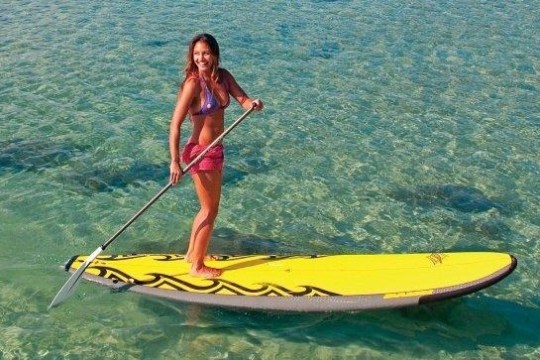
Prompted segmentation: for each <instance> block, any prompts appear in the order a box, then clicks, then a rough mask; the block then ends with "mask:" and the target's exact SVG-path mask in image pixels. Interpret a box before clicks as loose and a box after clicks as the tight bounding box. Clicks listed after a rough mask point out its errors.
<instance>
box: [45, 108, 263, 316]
mask: <svg viewBox="0 0 540 360" xmlns="http://www.w3.org/2000/svg"><path fill="white" fill-rule="evenodd" d="M253 109H255V106H252V107H251V108H250V109H249V110H247V111H246V112H245V113H244V114H243V115H242V116H240V117H239V118H238V120H236V121H235V122H234V123H233V124H232V125H231V126H229V127H228V128H227V129H226V130H225V131H224V132H223V134H221V135H220V136H218V137H217V138H216V139H215V140H214V141H212V143H211V144H210V145H208V146H207V147H206V149H204V150H203V151H202V152H201V153H200V154H199V155H198V156H197V157H196V158H195V159H193V161H191V162H190V163H189V164H188V165H187V166H186V168H185V169H183V170H182V174H185V173H187V171H188V170H189V169H190V168H191V167H193V166H194V165H195V164H197V163H198V162H199V161H200V160H201V159H202V158H203V157H204V155H206V153H208V151H210V149H212V148H213V147H214V146H215V145H217V144H218V143H219V142H220V141H221V140H223V138H224V137H225V136H226V135H227V134H228V133H230V132H231V131H232V130H233V129H234V128H235V127H236V126H237V125H238V124H240V123H241V122H242V120H244V119H245V118H246V117H247V116H248V115H249V114H250V113H251V112H252V111H253ZM171 186H172V183H171V182H169V183H168V184H167V185H166V186H165V187H164V188H163V189H161V190H160V191H159V192H158V193H157V194H156V195H155V196H154V197H153V198H152V199H151V200H150V201H149V202H147V203H146V205H144V206H143V207H142V208H141V209H140V210H139V211H138V212H137V213H136V214H135V215H133V217H132V218H131V219H129V221H128V222H127V223H125V224H124V226H122V227H121V228H120V230H118V231H117V232H116V233H115V234H114V235H113V236H112V237H111V238H110V239H109V240H107V241H106V242H105V243H104V244H103V245H101V246H100V247H98V248H97V249H96V250H95V251H94V252H93V253H92V254H90V256H88V258H86V261H85V262H84V263H83V264H82V265H81V266H80V267H79V268H78V269H77V271H75V272H74V273H73V274H72V275H71V277H70V278H69V279H68V280H67V281H66V283H65V284H64V286H62V288H61V289H60V291H58V293H57V294H56V296H55V297H54V299H53V301H52V302H51V304H50V305H49V309H51V308H52V307H55V306H57V305H59V304H61V303H62V302H64V301H65V300H66V299H67V298H68V297H69V296H70V295H71V294H72V293H73V291H74V290H75V286H76V285H77V283H78V281H79V279H80V278H81V276H82V274H83V273H84V271H85V270H86V268H87V267H88V266H90V263H91V262H92V261H94V260H95V259H96V258H97V257H98V255H99V254H100V253H101V252H102V251H103V250H105V249H106V248H107V246H109V245H110V244H111V243H112V242H113V241H114V240H115V239H116V238H117V237H118V236H119V235H120V234H121V233H123V232H124V230H126V229H127V228H128V227H129V225H131V224H132V223H133V222H134V221H135V220H137V218H138V217H139V216H141V215H142V213H144V212H145V211H146V210H147V209H148V208H149V207H150V206H151V205H152V204H154V203H155V202H156V201H157V200H158V199H159V198H160V197H161V195H163V194H165V192H166V191H167V190H169V189H170V188H171Z"/></svg>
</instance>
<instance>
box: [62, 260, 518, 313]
mask: <svg viewBox="0 0 540 360" xmlns="http://www.w3.org/2000/svg"><path fill="white" fill-rule="evenodd" d="M85 259H86V257H85V256H74V257H73V258H72V259H71V260H70V261H69V262H68V263H67V264H66V266H65V267H66V270H67V271H70V272H73V271H75V270H76V269H77V268H78V267H79V266H80V265H81V264H82V263H83V262H84V261H85ZM206 264H207V265H208V266H212V267H216V268H221V269H223V270H224V272H223V274H222V275H221V276H220V277H218V278H214V279H203V278H197V277H193V276H191V275H189V269H190V267H191V264H189V263H187V262H186V261H184V256H183V255H178V254H131V255H110V256H99V257H98V258H97V259H96V260H94V261H93V262H92V263H91V264H90V266H89V267H88V268H87V269H86V270H85V272H84V273H83V278H85V279H87V280H90V281H94V282H98V283H100V284H103V285H106V286H109V287H112V288H115V289H119V290H130V291H135V292H139V293H144V294H147V295H151V296H158V297H161V298H167V299H171V300H177V301H185V302H191V303H199V304H208V305H214V306H224V307H234V308H246V309H260V310H282V311H305V312H310V311H347V310H352V311H354V310H365V309H377V308H392V307H402V306H414V305H419V304H422V303H426V302H432V301H438V300H443V299H448V298H453V297H457V296H462V295H466V294H469V293H472V292H474V291H478V290H481V289H483V288H486V287H488V286H490V285H493V284H495V283H496V282H498V281H500V280H502V279H503V278H504V277H506V276H507V275H509V274H510V273H511V272H512V271H513V270H514V269H515V267H516V265H517V260H516V259H515V258H514V257H513V256H512V255H509V254H504V253H496V252H456V253H452V252H448V253H423V254H422V253H420V254H381V255H328V256H326V255H305V256H273V255H244V256H224V255H220V256H218V257H217V259H216V260H212V261H207V262H206Z"/></svg>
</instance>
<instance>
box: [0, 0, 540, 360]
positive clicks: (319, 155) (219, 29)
mask: <svg viewBox="0 0 540 360" xmlns="http://www.w3.org/2000/svg"><path fill="white" fill-rule="evenodd" d="M538 9H539V8H538V4H537V3H536V2H534V1H533V2H523V1H513V2H506V1H493V2H478V3H469V2H466V1H457V2H446V1H427V2H421V3H416V2H406V3H395V2H390V1H380V2H374V3H371V2H365V1H354V0H352V1H339V2H338V1H299V2H294V3H289V2H283V1H278V2H275V1H273V2H260V3H257V4H253V3H251V2H247V1H243V0H242V1H236V2H234V5H233V4H230V3H223V4H222V3H216V2H212V1H202V2H182V4H178V3H177V2H174V1H161V2H114V3H110V4H109V3H93V2H89V3H69V2H63V1H53V2H42V1H33V2H31V1H17V2H7V3H3V4H0V49H1V52H0V105H1V112H0V117H1V119H0V120H1V121H0V124H1V125H0V132H1V135H0V187H1V189H2V191H0V224H1V227H0V270H1V271H0V287H1V291H0V354H1V357H2V358H5V359H25V358H28V359H40V358H41V359H93V358H95V359H98V358H99V359H101V358H109V359H116V358H122V359H130V358H132V359H139V358H144V359H176V358H187V359H287V358H306V359H308V358H309V359H313V358H315V359H330V358H350V359H354V358H359V359H363V358H368V359H407V358H416V359H433V358H439V359H470V358H489V359H518V358H520V359H521V358H530V359H534V358H537V357H538V356H539V355H540V336H538V328H539V326H540V312H539V311H538V309H539V305H540V297H539V292H538V290H539V283H538V281H539V280H538V273H539V265H538V262H537V259H538V256H539V252H540V250H539V240H538V239H539V235H540V220H539V219H540V218H539V217H538V214H539V213H540V211H539V210H540V209H539V200H540V186H539V185H540V184H539V178H540V177H539V175H540V156H539V155H538V151H536V149H538V148H539V145H540V144H539V138H540V105H539V104H540V101H539V100H540V98H539V92H540V90H539V86H540V81H539V71H540V70H539V69H540V61H539V57H538V54H540V45H539V44H540V41H539V40H540V36H539V31H540V26H539V25H538V24H539V23H540V22H539V21H538V18H539V13H540V11H539V10H538ZM202 31H205V32H210V33H213V34H214V35H215V36H216V37H217V39H218V41H219V42H220V45H221V49H222V64H223V66H224V67H226V68H227V69H229V70H230V71H231V72H232V73H233V74H234V75H235V77H236V78H237V80H238V81H239V82H240V83H241V84H242V85H243V87H244V88H245V89H246V90H247V91H248V93H249V94H250V95H252V96H254V97H260V98H261V99H263V100H264V101H265V104H266V109H265V111H264V112H262V113H256V114H253V115H251V116H250V117H249V118H248V119H246V120H245V122H243V123H242V124H241V125H240V126H239V127H238V128H237V129H235V130H234V131H233V132H232V133H231V134H230V135H229V136H228V137H227V139H226V141H225V143H226V157H227V163H226V166H227V168H226V173H225V181H224V188H223V201H222V205H221V208H220V215H219V220H218V223H217V224H216V231H215V235H214V239H213V242H212V251H213V252H216V253H236V254H242V253H244V254H246V253H276V254H297V253H305V252H309V253H319V254H338V253H390V252H431V251H463V250H480V251H501V252H509V253H512V254H513V255H515V256H516V257H517V258H518V268H517V269H516V271H515V272H514V273H513V274H512V275H510V276H509V277H508V278H506V279H505V280H503V281H502V282H500V283H498V284H496V285H494V286H492V287H490V288H489V289H486V290H483V291H481V292H479V293H476V294H473V295H470V296H466V297H463V298H459V299H454V300H450V301H445V302H441V303H435V304H430V305H425V306H421V307H417V308H407V309H397V310H383V311H372V312H359V313H352V314H351V313H335V314H332V313H331V314H282V313H277V314H276V313H263V312H245V311H235V310H225V309H219V308H212V307H200V306H195V305H186V304H180V303H171V302H166V301H161V300H156V299H152V298H148V297H144V296H142V295H138V294H131V293H111V291H110V290H108V289H105V288H102V287H99V286H96V285H94V284H88V283H81V285H80V286H79V288H78V290H77V292H76V294H75V295H74V296H73V298H72V299H70V300H69V301H67V302H66V303H65V304H63V305H62V306H61V307H59V308H56V309H54V310H52V311H48V310H47V306H48V304H49V303H50V301H51V299H52V298H53V297H54V295H55V294H56V292H57V291H58V290H59V288H60V287H61V286H62V284H63V283H64V282H65V281H66V280H67V277H68V276H67V274H66V273H65V272H63V271H62V270H61V269H60V266H61V265H62V264H63V263H64V262H65V261H66V260H67V259H68V258H69V257H71V256H72V255H74V254H79V253H90V252H91V251H93V250H94V249H96V247H97V246H99V245H100V244H101V243H103V242H104V241H105V240H106V239H108V238H109V237H110V236H111V235H112V234H113V233H114V232H115V231H116V230H117V229H118V228H119V227H120V226H121V225H122V224H124V223H125V221H127V219H129V218H130V217H131V216H132V215H133V214H134V213H135V212H136V211H137V210H138V209H140V208H141V207H142V205H144V204H145V203H146V202H147V201H148V200H149V199H150V198H151V197H152V196H153V195H154V194H156V193H157V192H158V191H159V190H160V189H161V188H162V187H163V186H164V185H165V184H166V182H167V171H168V149H167V131H168V125H169V120H170V115H171V112H172V107H173V104H174V100H175V95H176V90H177V87H178V84H179V81H180V75H181V69H182V67H183V64H184V57H185V51H186V44H187V42H188V41H189V40H190V39H191V37H192V36H193V35H194V34H196V33H198V32H202ZM241 113H242V111H241V110H240V109H239V108H238V106H236V105H235V104H232V106H231V107H230V108H229V110H228V112H227V123H229V124H230V123H231V122H232V121H233V120H234V119H236V118H237V117H238V116H240V115H241ZM186 125H187V123H186ZM183 130H184V131H183V134H184V135H185V134H186V133H188V132H189V129H188V126H184V128H183ZM196 207H197V203H196V199H195V198H194V195H193V189H192V186H191V183H190V182H189V181H186V182H184V183H183V184H182V185H181V186H178V187H176V188H174V189H173V190H171V191H170V192H168V193H167V194H166V195H164V196H163V198H162V199H160V200H159V201H158V202H157V203H156V204H155V205H153V206H152V207H151V208H150V209H149V210H148V212H147V213H146V214H145V215H144V216H143V217H141V218H140V219H139V220H137V221H136V222H135V223H134V224H133V225H132V226H131V227H130V228H129V229H128V230H127V231H126V232H125V233H124V234H122V235H121V237H120V238H118V239H117V240H116V241H115V242H114V243H113V245H111V246H110V247H109V248H108V249H107V253H124V252H181V251H184V246H185V239H186V237H187V236H188V234H189V230H190V223H191V220H192V216H193V214H194V212H195V211H196Z"/></svg>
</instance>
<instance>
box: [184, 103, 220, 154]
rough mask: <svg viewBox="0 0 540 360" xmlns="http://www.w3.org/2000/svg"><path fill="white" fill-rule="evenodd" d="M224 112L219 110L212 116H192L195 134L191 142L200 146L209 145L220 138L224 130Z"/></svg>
mask: <svg viewBox="0 0 540 360" xmlns="http://www.w3.org/2000/svg"><path fill="white" fill-rule="evenodd" d="M223 114H224V112H223V110H221V109H220V110H218V111H216V112H215V113H213V114H211V115H200V116H191V122H192V123H193V132H192V134H191V138H190V139H191V141H193V142H195V143H197V144H199V145H209V144H210V143H212V141H214V140H215V139H216V138H218V137H219V136H220V135H221V134H222V133H223V130H224V122H223Z"/></svg>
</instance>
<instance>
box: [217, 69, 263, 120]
mask: <svg viewBox="0 0 540 360" xmlns="http://www.w3.org/2000/svg"><path fill="white" fill-rule="evenodd" d="M222 71H223V74H224V80H225V82H226V84H227V88H228V89H229V94H231V96H232V97H233V98H235V99H236V101H238V103H239V104H240V106H242V108H243V109H245V110H249V109H251V107H252V106H255V110H258V111H260V110H262V109H263V107H264V105H263V102H262V101H261V100H259V99H255V100H253V99H251V98H250V97H249V96H248V95H247V94H246V92H245V91H244V89H242V87H241V86H240V85H238V83H237V82H236V80H235V79H234V76H232V74H231V73H230V72H228V71H227V70H225V69H222Z"/></svg>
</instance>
